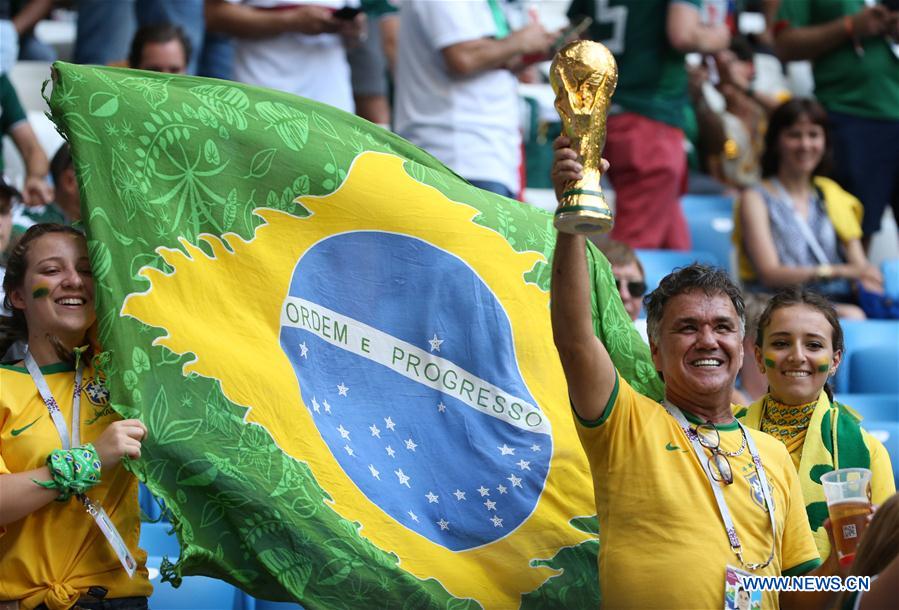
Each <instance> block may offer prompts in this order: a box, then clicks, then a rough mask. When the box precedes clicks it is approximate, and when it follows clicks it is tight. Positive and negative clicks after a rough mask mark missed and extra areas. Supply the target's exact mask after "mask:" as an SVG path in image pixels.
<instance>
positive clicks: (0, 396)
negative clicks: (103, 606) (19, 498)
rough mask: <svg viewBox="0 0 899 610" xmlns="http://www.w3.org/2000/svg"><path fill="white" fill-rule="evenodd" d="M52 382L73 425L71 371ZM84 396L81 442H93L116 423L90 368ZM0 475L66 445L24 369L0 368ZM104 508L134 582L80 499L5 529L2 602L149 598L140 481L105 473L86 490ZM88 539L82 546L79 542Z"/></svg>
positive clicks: (115, 471)
mask: <svg viewBox="0 0 899 610" xmlns="http://www.w3.org/2000/svg"><path fill="white" fill-rule="evenodd" d="M41 372H43V374H44V377H45V379H46V380H47V385H48V386H49V387H50V391H51V392H52V394H53V397H54V398H55V399H56V401H57V402H58V403H59V408H60V411H61V413H62V416H63V419H64V421H65V422H66V425H67V426H71V422H72V392H73V391H74V386H75V375H74V373H73V368H72V367H71V366H69V365H65V364H56V365H51V366H47V367H42V368H41ZM83 385H84V389H83V391H82V395H81V443H91V442H94V441H95V440H96V439H97V437H99V436H100V434H101V433H102V432H103V430H105V429H106V426H107V425H108V424H109V423H110V422H113V421H115V420H118V419H121V418H120V417H119V416H118V415H117V414H116V413H115V412H114V411H113V410H112V409H111V408H110V407H109V406H108V395H107V394H106V392H105V389H104V388H103V387H102V386H100V385H99V384H98V383H97V380H96V378H95V374H94V372H93V370H91V369H89V368H88V369H85V371H84V381H83ZM0 388H2V392H0V475H4V474H9V473H15V472H25V471H28V470H33V469H35V468H40V467H41V466H43V465H44V464H45V462H46V460H47V456H48V455H49V453H50V452H51V451H52V450H54V449H61V448H62V443H61V441H60V439H59V433H58V432H57V431H56V426H54V424H53V420H52V419H51V418H50V415H49V413H48V412H47V407H46V405H44V402H43V400H42V399H41V397H40V394H39V393H38V391H37V388H36V387H35V385H34V382H33V381H32V379H31V375H29V374H28V371H27V370H26V369H25V368H24V367H10V366H0ZM87 495H88V497H90V498H91V499H92V500H94V501H96V502H97V503H99V504H102V506H103V508H104V509H106V512H107V513H108V514H109V517H110V518H111V519H112V522H113V523H114V524H115V526H116V528H117V529H118V530H119V533H120V534H121V535H122V538H123V539H124V540H125V543H126V544H127V545H128V548H129V549H130V550H131V553H132V555H134V558H135V560H137V562H138V570H137V571H136V572H135V574H134V578H129V577H128V574H127V573H126V572H125V570H124V568H123V567H122V564H121V563H120V562H119V559H118V557H117V556H116V554H115V552H113V550H112V547H111V546H110V545H109V542H107V540H106V537H105V536H103V533H102V532H101V531H100V528H99V527H97V525H96V523H95V522H94V520H93V518H91V516H90V515H88V514H87V512H85V510H84V507H83V506H82V505H81V503H80V502H78V501H77V500H76V499H75V498H72V499H71V500H69V501H68V502H65V503H63V502H51V503H50V504H47V505H46V506H44V507H43V508H40V509H38V510H37V511H35V512H33V513H31V514H30V515H28V516H27V517H25V518H23V519H20V520H18V521H16V522H14V523H10V524H9V525H7V526H6V527H5V528H0V574H2V577H0V600H23V601H22V603H21V607H22V608H23V609H25V610H27V609H30V608H34V607H35V606H38V605H40V604H41V603H46V604H47V605H48V606H49V607H50V608H51V610H52V609H53V608H55V607H59V606H60V605H62V607H66V604H61V602H60V601H59V600H65V599H72V602H74V600H76V599H77V598H78V596H79V595H80V594H84V593H86V592H87V590H88V589H89V588H90V587H92V586H101V587H106V588H107V589H108V591H109V592H108V594H107V597H108V598H114V597H135V596H149V595H150V593H151V592H152V590H153V588H152V586H151V585H150V581H149V579H148V577H147V569H146V567H145V563H146V559H147V554H146V553H145V552H144V551H142V550H140V549H139V548H138V546H137V542H138V538H139V536H140V509H139V507H138V502H137V479H135V478H134V476H133V475H132V474H131V473H129V472H128V471H127V470H125V469H124V468H123V467H122V465H121V464H119V465H117V466H116V467H115V468H112V469H111V470H107V469H103V471H102V472H101V483H100V484H99V485H97V486H95V487H94V488H93V489H91V490H90V491H88V492H87ZM81 541H83V542H81Z"/></svg>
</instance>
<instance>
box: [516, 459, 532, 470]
mask: <svg viewBox="0 0 899 610" xmlns="http://www.w3.org/2000/svg"><path fill="white" fill-rule="evenodd" d="M518 467H519V468H521V469H522V470H530V469H531V463H530V462H528V461H525V460H518Z"/></svg>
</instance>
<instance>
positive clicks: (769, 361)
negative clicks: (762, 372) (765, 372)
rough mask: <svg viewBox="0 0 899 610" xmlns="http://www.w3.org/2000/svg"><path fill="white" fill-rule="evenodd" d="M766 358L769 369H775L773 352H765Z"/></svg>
mask: <svg viewBox="0 0 899 610" xmlns="http://www.w3.org/2000/svg"><path fill="white" fill-rule="evenodd" d="M764 358H765V366H767V367H768V368H769V369H773V368H774V366H775V364H774V356H772V355H771V354H765V356H764Z"/></svg>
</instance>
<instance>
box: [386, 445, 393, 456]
mask: <svg viewBox="0 0 899 610" xmlns="http://www.w3.org/2000/svg"><path fill="white" fill-rule="evenodd" d="M385 451H387V455H389V456H390V457H393V456H394V455H395V454H396V451H394V450H393V447H391V446H390V445H387V448H386V449H385Z"/></svg>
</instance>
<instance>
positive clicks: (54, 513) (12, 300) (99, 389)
mask: <svg viewBox="0 0 899 610" xmlns="http://www.w3.org/2000/svg"><path fill="white" fill-rule="evenodd" d="M3 288H4V291H5V293H6V295H5V297H4V302H5V306H6V307H7V308H8V309H10V310H11V311H12V312H13V315H12V317H10V318H4V321H3V322H2V326H0V353H3V352H4V351H5V350H6V348H7V347H8V346H9V344H10V343H12V342H13V341H16V340H20V341H27V345H28V349H27V351H26V353H25V357H24V358H23V360H22V361H19V362H15V363H13V364H11V365H2V366H0V388H2V389H3V391H2V393H0V574H3V578H2V581H0V607H3V608H38V609H44V608H48V609H50V610H64V609H67V608H71V607H73V606H76V605H77V606H79V607H82V608H86V609H94V608H99V607H101V604H102V607H103V608H104V609H109V610H116V609H119V608H122V609H124V608H128V609H129V610H137V609H139V608H146V607H147V596H149V594H150V593H151V591H152V587H151V586H150V582H149V579H148V573H147V570H146V567H145V562H146V553H144V552H143V551H141V550H140V549H139V548H138V547H137V542H138V537H139V535H140V509H139V507H138V503H137V479H136V478H135V477H134V475H132V474H131V473H130V472H128V471H127V470H125V468H124V467H123V466H122V464H121V461H122V458H124V457H128V458H131V459H136V458H139V457H140V450H141V441H142V440H143V439H144V438H145V436H146V434H147V429H146V427H145V426H144V424H143V423H141V422H140V421H139V420H136V419H128V420H122V419H121V417H119V416H118V415H117V414H116V413H115V411H113V409H112V408H111V407H110V405H109V392H108V390H107V389H106V387H105V381H104V379H103V375H102V372H101V371H99V370H97V366H98V365H99V362H100V359H99V358H98V359H97V360H95V359H94V358H93V353H94V351H95V346H94V345H93V341H92V334H93V332H92V331H93V327H94V325H95V322H96V313H95V311H94V282H93V277H92V275H91V269H90V261H89V259H88V255H87V244H86V241H85V238H84V236H83V235H82V234H80V233H79V232H78V231H76V230H74V229H72V228H70V227H64V226H62V225H52V224H39V225H35V226H33V227H31V228H30V229H29V230H28V231H27V232H26V233H25V235H24V236H23V237H22V239H21V240H20V241H19V243H18V244H17V246H16V247H15V248H14V249H13V252H12V254H11V255H10V257H9V261H8V265H7V269H6V276H5V277H4V279H3ZM88 508H91V509H93V511H94V512H95V513H96V515H97V516H92V513H89V512H88V510H87V509H88ZM95 522H96V523H95ZM126 566H127V567H126ZM101 600H102V601H101ZM4 603H5V604H6V605H4Z"/></svg>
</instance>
